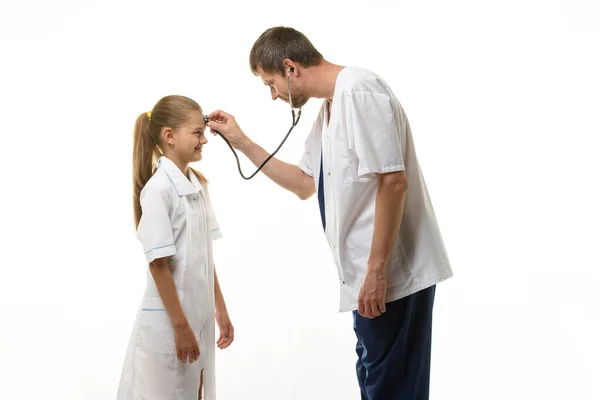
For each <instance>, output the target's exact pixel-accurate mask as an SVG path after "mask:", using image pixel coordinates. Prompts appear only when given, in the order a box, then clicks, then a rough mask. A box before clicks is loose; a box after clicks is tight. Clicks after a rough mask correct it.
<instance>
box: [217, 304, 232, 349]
mask: <svg viewBox="0 0 600 400" xmlns="http://www.w3.org/2000/svg"><path fill="white" fill-rule="evenodd" d="M216 320H217V325H218V326H219V332H221V334H220V335H219V340H217V347H218V348H219V349H221V350H222V349H226V348H227V347H229V345H230V344H231V343H232V342H233V324H232V323H231V320H230V319H229V313H228V312H227V311H217V314H216Z"/></svg>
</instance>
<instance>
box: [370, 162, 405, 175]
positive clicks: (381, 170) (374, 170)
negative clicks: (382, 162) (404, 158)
mask: <svg viewBox="0 0 600 400" xmlns="http://www.w3.org/2000/svg"><path fill="white" fill-rule="evenodd" d="M404 170H405V169H404V165H403V164H396V165H388V166H385V167H376V166H373V167H363V168H360V169H359V170H358V176H359V177H361V176H365V175H370V174H389V173H390V172H398V171H404Z"/></svg>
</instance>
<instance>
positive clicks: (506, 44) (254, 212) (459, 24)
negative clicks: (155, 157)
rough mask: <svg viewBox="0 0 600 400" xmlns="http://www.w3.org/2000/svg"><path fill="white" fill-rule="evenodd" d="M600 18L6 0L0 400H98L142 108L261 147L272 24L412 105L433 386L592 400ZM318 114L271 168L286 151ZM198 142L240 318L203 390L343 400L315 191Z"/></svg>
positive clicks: (122, 280) (118, 337) (271, 132)
mask: <svg viewBox="0 0 600 400" xmlns="http://www.w3.org/2000/svg"><path fill="white" fill-rule="evenodd" d="M599 20H600V13H599V10H598V3H597V2H594V1H592V0H589V1H583V0H568V1H567V0H565V1H548V0H544V1H541V0H540V1H532V0H528V1H525V0H518V1H517V0H504V1H481V0H472V1H466V0H457V1H452V2H450V1H378V0H371V1H368V2H364V1H350V0H346V1H303V2H291V1H288V2H282V1H246V2H242V1H239V2H233V1H226V0H219V1H213V2H210V3H208V2H200V1H196V2H192V1H169V2H158V1H118V2H117V1H64V0H54V1H39V0H38V1H18V2H17V1H10V0H2V3H1V6H0V33H1V36H0V50H1V52H0V57H1V61H0V115H1V118H0V121H1V126H0V133H1V136H0V138H1V141H2V149H3V151H2V157H0V174H1V180H0V184H1V187H2V189H1V202H2V205H1V207H0V213H1V224H0V229H1V235H2V236H1V238H0V239H1V240H0V246H1V255H2V260H1V271H2V274H1V277H0V310H1V315H2V317H1V319H0V321H1V324H0V399H3V400H17V399H37V398H44V399H61V400H71V399H85V400H100V399H112V398H114V396H115V393H116V388H117V385H118V380H119V376H120V372H121V366H122V361H123V357H124V355H125V350H126V345H127V341H128V338H129V334H130V331H131V327H132V324H133V319H134V315H135V311H136V308H137V306H138V304H139V300H140V296H141V294H142V291H143V289H144V284H145V281H144V279H145V268H146V267H145V263H144V258H143V254H142V251H141V247H140V245H139V244H138V242H137V241H136V239H135V236H134V231H133V216H132V204H131V203H132V200H131V152H132V129H133V124H134V121H135V118H136V117H137V115H138V114H139V113H141V112H145V111H147V110H149V109H151V107H152V106H153V105H154V103H155V102H156V101H157V100H158V99H159V98H160V97H162V96H164V95H167V94H183V95H187V96H190V97H192V98H194V99H195V100H197V101H198V102H199V103H200V104H201V105H202V107H203V108H204V110H205V111H206V112H210V111H212V110H214V109H216V108H222V109H224V110H226V111H229V112H231V113H233V114H234V115H235V116H236V118H237V120H238V122H239V123H240V125H241V126H242V127H243V128H244V130H245V131H246V132H247V133H248V134H249V135H250V136H251V137H252V138H253V139H254V140H256V141H257V142H259V143H260V144H261V145H263V146H264V147H265V148H267V149H274V148H275V147H276V145H277V144H278V143H279V141H280V140H281V138H282V137H283V135H284V134H285V132H286V131H287V129H288V127H289V123H290V121H291V116H290V115H289V109H288V108H287V105H286V104H284V103H281V102H277V103H273V102H272V101H271V100H270V97H269V92H268V89H267V88H266V87H264V86H263V85H262V83H261V82H260V80H259V78H256V77H254V76H253V75H252V74H251V73H250V70H249V67H248V54H249V50H250V48H251V46H252V44H253V42H254V40H255V39H256V38H257V37H258V36H259V35H260V33H262V32H263V31H264V30H265V29H267V28H269V27H271V26H276V25H286V26H292V27H295V28H296V29H298V30H300V31H302V32H303V33H305V34H306V35H307V36H308V37H309V39H311V40H312V42H313V44H314V45H315V46H316V47H317V48H318V49H319V50H320V51H321V52H322V53H323V54H324V56H325V57H326V58H327V59H328V60H330V61H332V62H335V63H339V64H343V65H355V66H361V67H366V68H369V69H372V70H373V71H374V72H376V73H378V74H379V75H381V76H382V77H383V78H384V79H386V80H387V81H388V83H389V84H390V85H391V86H392V88H394V90H395V92H396V94H397V96H398V98H399V99H400V101H401V102H402V104H403V106H404V108H405V110H406V112H407V114H408V117H409V120H410V122H411V125H412V129H413V133H414V136H415V142H416V145H417V153H418V155H419V159H420V162H421V166H422V168H423V172H424V174H425V178H426V182H427V184H428V186H429V189H430V193H431V196H432V199H433V202H434V206H435V209H436V213H437V216H438V219H439V223H440V226H441V229H442V232H443V234H444V237H445V241H446V246H447V249H448V253H449V255H450V258H451V261H452V266H453V268H454V271H455V277H454V278H452V279H451V280H449V281H447V282H445V283H443V284H440V285H439V286H438V290H437V297H436V307H435V313H434V344H433V360H432V378H431V379H432V381H431V398H432V399H436V400H437V399H440V400H442V399H444V400H445V399H460V400H469V399H473V400H481V399H486V400H488V399H490V400H491V399H511V400H513V399H597V398H600V380H599V379H598V376H600V366H599V363H598V359H599V356H600V354H599V353H600V345H599V344H598V338H599V337H600V314H599V312H598V306H599V305H600V299H599V297H600V296H599V295H598V292H597V291H596V290H597V288H596V286H597V283H598V282H599V281H600V268H599V267H600V260H599V256H598V250H596V249H597V248H598V242H599V239H600V237H599V236H600V235H599V234H598V226H599V223H600V215H599V212H598V209H599V207H598V204H600V196H599V194H598V182H599V172H600V168H598V157H597V152H598V135H599V134H600V122H599V119H600V112H599V110H600V95H599V93H600V73H599V71H600V50H599V49H600V28H599V23H598V21H599ZM319 106H320V102H319V101H318V100H312V101H311V102H309V104H307V106H306V107H305V108H304V110H303V117H302V120H301V122H300V124H299V126H298V127H297V128H296V130H295V131H294V133H293V134H292V135H291V137H290V139H289V141H288V142H287V143H286V144H285V146H284V147H283V149H282V150H281V151H280V153H279V157H280V158H281V159H283V160H285V161H288V162H292V163H296V162H297V161H298V160H299V158H300V156H301V154H302V151H303V148H304V146H303V143H304V139H305V138H306V136H307V134H308V131H309V129H310V127H311V125H312V122H313V120H314V118H315V117H316V113H317V109H318V107H319ZM209 140H210V142H209V144H208V146H207V147H205V152H204V154H205V159H204V160H203V161H202V162H201V163H199V164H197V165H195V166H196V167H197V168H198V169H200V170H201V171H202V172H203V173H204V174H205V175H206V176H207V177H208V178H209V180H210V182H211V183H212V195H213V197H214V203H215V207H216V211H217V215H218V217H219V221H220V223H221V226H222V230H223V233H224V238H223V239H222V240H220V241H218V242H217V243H216V265H217V270H218V272H219V276H220V280H221V284H222V288H223V291H224V293H225V296H226V301H227V304H228V307H229V310H230V314H231V318H232V320H233V323H234V326H235V328H236V340H235V342H234V344H233V345H232V346H231V347H230V348H229V349H227V350H225V351H222V352H221V351H218V359H217V363H218V371H217V373H218V380H217V384H218V392H219V398H220V399H224V400H226V399H240V398H244V399H261V400H266V399H274V400H275V399H277V400H281V399H310V400H318V399H327V400H330V399H336V400H337V399H344V400H345V399H348V400H358V399H359V394H358V387H357V384H356V380H355V375H354V362H355V353H354V344H355V338H354V333H353V331H352V319H351V315H350V314H338V313H337V304H338V294H337V277H336V272H335V269H334V267H333V264H332V262H331V257H330V255H329V252H328V249H327V247H326V243H325V239H324V237H323V234H322V229H321V227H320V217H319V212H318V205H317V200H316V196H315V197H313V198H311V199H310V200H309V201H306V202H301V201H300V200H298V199H296V198H295V197H294V196H293V195H292V194H289V193H287V192H285V191H283V190H281V189H279V188H278V187H277V186H275V185H274V184H272V183H271V182H270V181H268V180H267V179H266V178H265V177H264V176H262V175H261V176H258V177H257V178H255V179H253V180H252V181H250V182H247V181H244V180H242V179H241V178H240V177H239V175H238V172H237V168H236V167H235V160H234V158H233V155H232V154H231V153H230V150H229V148H228V147H227V146H226V145H225V143H223V142H222V141H221V139H220V138H218V137H212V136H211V138H210V139H209ZM243 167H244V171H245V172H246V174H249V173H251V172H252V171H253V167H252V166H251V165H250V163H249V162H247V161H246V160H245V159H244V164H243Z"/></svg>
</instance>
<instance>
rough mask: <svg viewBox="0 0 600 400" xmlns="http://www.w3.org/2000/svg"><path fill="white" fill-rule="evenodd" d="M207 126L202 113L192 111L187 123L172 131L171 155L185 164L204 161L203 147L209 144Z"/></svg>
mask: <svg viewBox="0 0 600 400" xmlns="http://www.w3.org/2000/svg"><path fill="white" fill-rule="evenodd" d="M205 130H206V125H205V124H204V119H203V118H202V111H201V110H200V111H190V112H189V113H188V120H187V122H186V123H185V124H184V125H182V126H180V127H179V128H178V129H176V130H174V131H172V137H171V138H170V142H171V144H173V148H172V149H170V150H171V151H170V152H171V153H173V155H174V156H175V157H177V159H179V160H180V161H181V162H183V163H186V164H187V163H191V162H196V161H200V160H201V159H202V147H203V146H204V145H205V144H206V143H208V140H206V137H205V136H204V131H205Z"/></svg>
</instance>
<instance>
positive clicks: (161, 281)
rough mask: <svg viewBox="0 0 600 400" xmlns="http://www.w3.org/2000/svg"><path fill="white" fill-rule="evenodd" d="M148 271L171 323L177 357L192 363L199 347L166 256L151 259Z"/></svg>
mask: <svg viewBox="0 0 600 400" xmlns="http://www.w3.org/2000/svg"><path fill="white" fill-rule="evenodd" d="M150 273H151V274H152V277H153V278H154V282H155V283H156V288H157V289H158V293H159V294H160V298H161V299H162V302H163V304H164V306H165V309H166V310H167V314H169V318H170V320H171V324H172V325H173V330H174V332H175V346H176V347H177V358H178V359H179V360H180V361H183V362H186V361H187V360H188V359H189V361H190V363H193V362H194V361H196V360H197V359H198V357H199V356H200V348H199V347H198V343H197V341H196V336H195V335H194V332H193V330H192V328H191V327H190V325H189V323H188V320H187V317H186V316H185V313H184V312H183V308H182V307H181V302H180V301H179V296H178V295H177V289H176V288H175V282H174V281H173V275H171V271H170V270H169V263H168V258H167V257H163V258H157V259H155V260H154V261H152V262H151V263H150Z"/></svg>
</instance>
